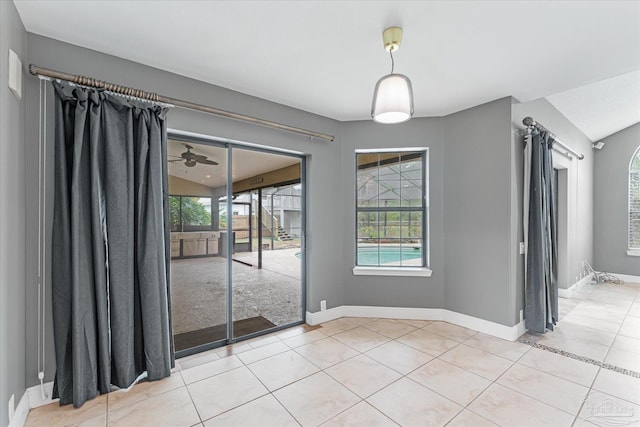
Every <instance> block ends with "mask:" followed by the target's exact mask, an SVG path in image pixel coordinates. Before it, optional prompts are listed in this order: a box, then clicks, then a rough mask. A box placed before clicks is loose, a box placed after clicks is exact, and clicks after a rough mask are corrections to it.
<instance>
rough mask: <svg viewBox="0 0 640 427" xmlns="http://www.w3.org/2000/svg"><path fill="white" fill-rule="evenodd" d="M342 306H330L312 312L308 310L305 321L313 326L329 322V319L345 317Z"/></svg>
mask: <svg viewBox="0 0 640 427" xmlns="http://www.w3.org/2000/svg"><path fill="white" fill-rule="evenodd" d="M343 316H344V314H342V306H340V307H334V308H330V309H329V310H325V311H317V312H315V313H310V312H308V311H307V315H306V316H305V322H306V323H307V324H309V325H311V326H315V325H319V324H320V323H324V322H328V321H329V320H334V319H339V318H341V317H343Z"/></svg>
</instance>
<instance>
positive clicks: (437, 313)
mask: <svg viewBox="0 0 640 427" xmlns="http://www.w3.org/2000/svg"><path fill="white" fill-rule="evenodd" d="M340 317H374V318H384V319H413V320H441V321H445V322H449V323H452V324H454V325H458V326H463V327H465V328H469V329H473V330H474V331H478V332H482V333H485V334H487V335H492V336H494V337H498V338H502V339H504V340H508V341H515V340H517V339H518V338H519V337H520V336H521V335H522V334H524V333H525V332H526V329H525V327H524V321H522V322H520V323H518V324H516V325H514V326H505V325H501V324H499V323H495V322H490V321H488V320H484V319H480V318H477V317H473V316H468V315H466V314H462V313H457V312H455V311H450V310H445V309H441V308H410V307H373V306H362V305H342V306H340V307H335V308H332V309H329V310H326V311H319V312H316V313H310V312H307V316H306V320H307V323H308V324H309V325H318V324H320V323H324V322H328V321H329V320H334V319H339V318H340Z"/></svg>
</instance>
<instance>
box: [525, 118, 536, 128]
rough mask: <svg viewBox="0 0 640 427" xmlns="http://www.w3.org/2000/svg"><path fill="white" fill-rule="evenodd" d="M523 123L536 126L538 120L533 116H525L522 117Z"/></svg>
mask: <svg viewBox="0 0 640 427" xmlns="http://www.w3.org/2000/svg"><path fill="white" fill-rule="evenodd" d="M522 124H523V125H525V126H535V124H536V122H535V120H533V119H532V118H531V117H525V118H524V119H522Z"/></svg>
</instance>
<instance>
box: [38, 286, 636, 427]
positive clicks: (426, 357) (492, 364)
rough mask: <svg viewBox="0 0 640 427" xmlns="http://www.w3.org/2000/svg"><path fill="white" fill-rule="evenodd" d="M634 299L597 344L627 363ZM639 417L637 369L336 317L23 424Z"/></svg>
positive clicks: (442, 330)
mask: <svg viewBox="0 0 640 427" xmlns="http://www.w3.org/2000/svg"><path fill="white" fill-rule="evenodd" d="M597 291H598V289H593V290H592V292H591V293H590V295H592V296H593V297H596V298H599V297H600V296H601V295H600V292H597ZM603 291H610V292H611V293H612V294H613V295H615V294H616V292H617V291H616V290H608V289H607V288H606V287H605V288H604V289H603ZM594 292H595V294H594ZM630 295H631V293H630ZM635 295H636V296H634V297H633V298H636V299H637V294H635ZM633 298H632V299H633ZM579 301H580V302H578V304H575V306H574V307H573V309H572V310H571V312H573V310H576V309H577V310H578V312H577V313H576V314H575V316H571V312H569V314H566V315H565V316H564V317H565V319H566V318H569V319H576V320H577V321H585V320H583V319H577V317H579V316H582V314H581V310H582V309H583V308H584V307H580V304H582V303H583V302H588V301H590V300H589V299H587V298H585V299H580V300H579ZM637 302H638V301H633V302H632V303H630V304H628V307H627V306H626V303H625V307H626V312H625V313H622V314H624V317H622V318H621V317H617V318H616V317H614V318H616V319H617V321H618V322H619V323H620V329H621V330H620V331H618V332H617V334H616V335H613V336H611V343H609V344H615V343H616V342H618V345H617V346H616V345H612V346H611V347H607V348H608V349H609V350H611V349H613V348H617V349H619V350H620V351H624V352H628V353H632V354H634V355H636V357H633V358H630V359H628V360H630V361H632V365H633V361H635V360H639V359H640V353H638V349H639V348H640V347H639V346H638V343H637V342H636V341H637V340H638V339H639V337H638V336H637V334H636V331H637V330H636V329H635V328H634V325H635V324H636V323H634V322H637V320H634V319H631V320H629V319H628V316H629V315H632V314H634V315H637V314H638V310H637V309H635V311H633V312H632V311H631V308H632V306H633V305H634V304H636V303H637ZM607 304H611V305H610V306H611V307H613V308H616V309H617V308H618V307H622V305H623V304H622V303H620V302H619V301H616V300H615V297H612V298H611V300H610V301H609V302H607ZM607 307H609V306H607ZM584 309H585V310H589V313H591V312H592V311H593V310H598V309H595V308H593V307H591V308H584ZM612 313H616V312H615V311H614V312H612ZM587 314H588V313H587ZM596 315H598V313H596ZM569 316H571V317H569ZM583 317H584V316H583ZM603 317H604V319H605V320H611V319H610V318H609V317H608V316H606V315H603ZM632 317H633V316H632ZM636 319H637V318H636ZM611 321H613V320H611ZM568 323H571V322H568ZM594 325H596V326H599V324H598V323H597V322H596V323H594ZM624 325H629V326H626V327H625V326H624ZM594 330H597V329H594ZM622 332H624V333H629V335H623V334H621V333H622ZM579 337H581V338H582V337H583V335H579ZM567 339H569V338H567ZM598 339H599V338H598ZM633 340H636V341H633ZM558 342H561V341H558ZM578 342H579V341H578ZM609 355H610V353H608V354H605V355H604V356H603V358H605V359H606V358H607V357H609ZM616 357H618V359H617V360H622V361H623V362H624V361H626V360H627V359H623V356H616ZM633 366H636V365H633ZM639 416H640V379H638V378H634V377H632V376H629V375H624V374H620V373H617V372H613V371H611V370H607V369H603V368H599V367H597V366H594V365H592V364H588V363H585V362H582V361H578V360H574V359H571V358H568V357H564V356H561V355H558V354H554V353H551V352H548V351H544V350H540V349H537V348H532V347H530V346H528V345H525V344H521V343H518V342H509V341H504V340H500V339H498V338H494V337H491V336H488V335H483V334H480V333H476V332H475V331H472V330H469V329H466V328H461V327H459V326H455V325H451V324H447V323H444V322H429V321H405V320H391V319H368V318H367V319H363V318H358V319H355V318H342V319H337V320H334V321H331V322H327V323H325V324H323V325H322V326H321V327H309V326H306V325H305V326H298V327H294V328H291V329H288V330H285V331H281V332H279V333H275V334H272V335H269V336H266V337H260V338H256V339H254V340H251V341H246V342H242V343H239V344H235V345H230V346H227V347H225V348H222V349H216V350H212V351H209V352H207V353H203V354H199V355H194V356H190V357H188V358H183V359H180V360H179V361H178V362H177V366H176V369H175V371H174V373H173V375H172V376H171V377H170V378H167V379H164V380H162V381H156V382H150V383H149V382H146V383H141V384H138V385H136V386H134V387H133V388H132V389H131V390H130V391H128V392H114V393H110V394H108V395H104V396H100V397H98V398H96V399H94V400H92V401H90V402H87V403H86V404H85V405H84V406H83V407H82V408H80V409H77V410H74V409H73V408H71V407H70V406H65V407H59V406H58V405H57V404H55V403H54V404H50V405H47V406H42V407H40V408H36V409H33V410H32V411H31V413H30V414H29V417H28V419H27V423H26V425H27V426H47V425H48V426H85V427H86V426H96V427H97V426H112V425H123V426H136V427H139V426H206V427H213V426H250V427H251V426H256V427H258V426H259V427H270V426H273V427H279V426H298V425H302V426H317V425H323V426H367V427H369V426H396V425H404V426H444V425H446V426H448V427H460V426H473V427H478V426H495V425H499V426H517V427H520V426H593V425H600V426H604V425H610V424H611V422H617V423H618V424H616V425H621V424H619V423H620V422H623V423H624V425H637V424H638V417H639Z"/></svg>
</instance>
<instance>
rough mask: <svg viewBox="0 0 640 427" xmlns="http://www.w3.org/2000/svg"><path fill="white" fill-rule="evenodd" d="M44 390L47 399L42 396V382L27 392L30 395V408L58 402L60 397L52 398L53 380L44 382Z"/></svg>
mask: <svg viewBox="0 0 640 427" xmlns="http://www.w3.org/2000/svg"><path fill="white" fill-rule="evenodd" d="M44 392H45V394H46V399H43V398H42V390H41V388H40V384H38V385H34V386H33V387H29V388H28V389H27V391H26V393H27V394H28V396H29V408H31V409H33V408H37V407H38V406H42V405H48V404H49V403H53V402H57V401H58V400H60V399H52V398H51V396H53V381H50V382H48V383H44Z"/></svg>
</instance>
